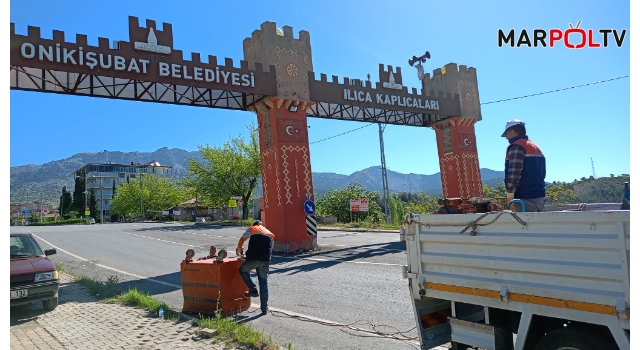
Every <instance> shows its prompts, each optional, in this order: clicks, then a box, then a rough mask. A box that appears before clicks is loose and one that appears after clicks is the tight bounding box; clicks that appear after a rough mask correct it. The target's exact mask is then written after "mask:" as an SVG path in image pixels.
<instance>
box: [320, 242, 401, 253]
mask: <svg viewBox="0 0 640 350" xmlns="http://www.w3.org/2000/svg"><path fill="white" fill-rule="evenodd" d="M380 244H385V243H380ZM327 245H328V246H332V247H347V248H353V249H369V248H364V247H360V246H357V245H345V244H327ZM370 249H375V250H388V251H392V252H404V251H406V250H404V249H389V248H370Z"/></svg>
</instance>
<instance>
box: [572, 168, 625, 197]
mask: <svg viewBox="0 0 640 350" xmlns="http://www.w3.org/2000/svg"><path fill="white" fill-rule="evenodd" d="M629 181H630V176H629V175H626V174H623V175H621V176H610V177H599V178H597V179H594V178H593V177H589V178H582V179H581V180H578V181H574V182H571V183H568V184H567V185H568V187H569V188H571V189H573V192H574V193H575V194H576V196H577V197H578V202H579V203H621V202H622V197H623V195H624V183H625V182H629Z"/></svg>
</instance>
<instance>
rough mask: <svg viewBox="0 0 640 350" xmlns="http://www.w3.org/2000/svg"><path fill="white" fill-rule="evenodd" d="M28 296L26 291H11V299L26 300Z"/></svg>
mask: <svg viewBox="0 0 640 350" xmlns="http://www.w3.org/2000/svg"><path fill="white" fill-rule="evenodd" d="M28 296H29V290H28V289H20V290H12V291H11V299H19V298H26V297H28Z"/></svg>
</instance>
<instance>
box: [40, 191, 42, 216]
mask: <svg viewBox="0 0 640 350" xmlns="http://www.w3.org/2000/svg"><path fill="white" fill-rule="evenodd" d="M40 222H42V192H40Z"/></svg>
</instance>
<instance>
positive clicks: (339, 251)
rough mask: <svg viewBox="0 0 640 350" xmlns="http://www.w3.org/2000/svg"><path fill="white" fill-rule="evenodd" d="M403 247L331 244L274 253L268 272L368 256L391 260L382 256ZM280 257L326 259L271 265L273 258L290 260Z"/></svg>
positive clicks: (297, 270) (307, 268)
mask: <svg viewBox="0 0 640 350" xmlns="http://www.w3.org/2000/svg"><path fill="white" fill-rule="evenodd" d="M404 248H405V244H404V243H403V242H389V243H376V244H366V245H359V246H351V247H336V248H335V249H332V247H331V246H325V247H323V249H328V250H321V251H316V252H309V253H305V254H298V255H293V254H277V253H274V254H273V256H272V261H271V265H272V268H271V270H270V271H269V274H270V275H271V274H282V273H286V274H296V273H300V272H308V271H313V270H317V269H327V268H330V267H332V266H335V265H338V264H342V263H344V262H345V261H356V260H363V259H370V258H378V260H380V258H383V259H382V260H390V261H391V258H390V257H389V259H384V258H385V257H387V256H391V255H394V254H395V255H397V254H399V253H402V252H401V250H403V249H404ZM396 250H397V251H396ZM282 257H297V258H300V259H304V258H324V259H327V261H311V260H304V262H305V264H304V265H295V266H290V265H293V264H295V263H296V261H292V262H291V263H290V264H286V263H285V264H283V265H284V266H285V267H282V264H280V263H279V266H277V267H276V266H273V265H274V260H275V261H280V260H282V261H283V263H284V262H286V261H290V260H288V259H287V260H284V259H278V258H282ZM332 259H340V260H332Z"/></svg>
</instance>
